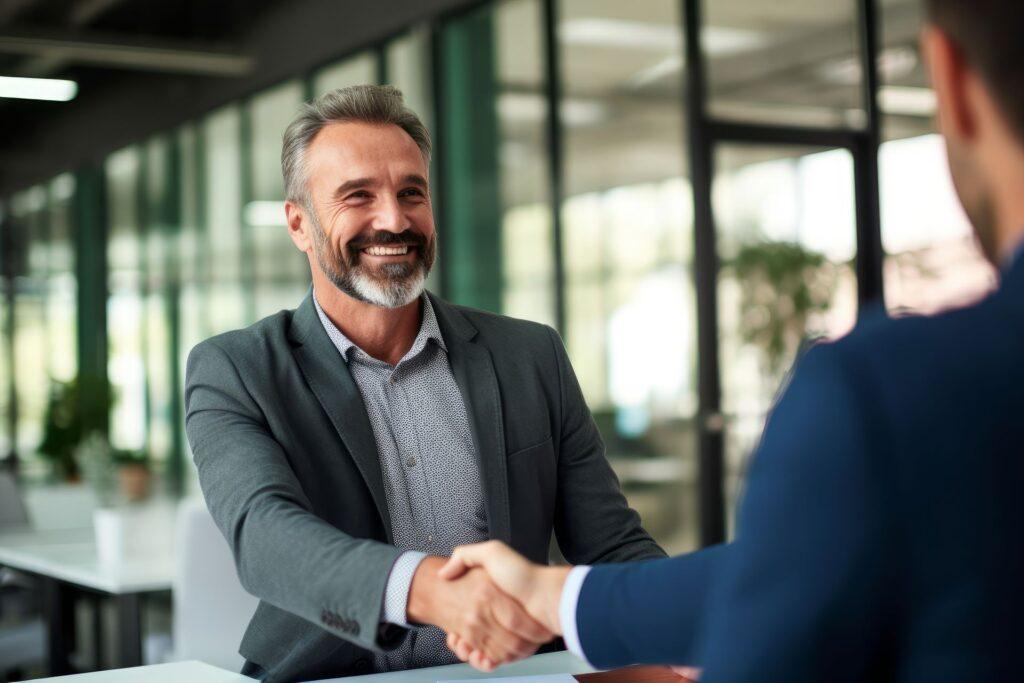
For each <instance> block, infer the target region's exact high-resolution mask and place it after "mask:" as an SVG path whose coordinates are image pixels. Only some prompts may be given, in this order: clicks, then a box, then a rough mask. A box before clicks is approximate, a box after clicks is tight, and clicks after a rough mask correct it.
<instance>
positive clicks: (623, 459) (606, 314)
mask: <svg viewBox="0 0 1024 683" xmlns="http://www.w3.org/2000/svg"><path fill="white" fill-rule="evenodd" d="M679 5H680V3H678V2H671V1H668V0H666V1H664V2H661V1H659V2H644V3H626V4H622V3H618V4H611V3H600V4H595V3H592V2H585V1H583V0H567V1H566V2H563V3H561V16H560V17H559V20H558V21H559V26H558V35H559V47H560V50H561V55H562V68H563V75H562V81H563V88H564V99H563V101H562V102H561V106H560V115H561V120H562V125H563V127H564V131H565V132H564V137H565V152H566V166H565V173H566V187H567V195H568V197H567V199H566V201H565V203H564V205H563V207H562V217H563V225H564V251H563V259H564V263H565V271H566V272H565V278H566V283H565V284H566V290H565V297H566V314H567V315H566V317H567V320H566V329H565V335H566V342H567V345H568V348H569V353H570V356H571V358H572V362H573V365H574V367H575V369H576V373H577V375H578V376H579V379H580V383H581V385H582V386H583V389H584V393H585V395H586V398H587V402H588V404H589V405H590V408H591V410H592V412H593V413H594V417H595V419H596V420H597V422H598V425H599V427H600V428H601V432H602V435H603V436H604V438H605V441H606V443H607V447H608V454H609V457H610V458H611V459H612V462H613V466H614V467H615V468H616V469H617V471H618V472H619V474H620V476H621V478H622V481H623V486H624V490H625V491H626V494H627V496H628V497H629V499H630V502H631V504H633V505H634V506H635V507H636V508H637V509H638V510H639V511H640V513H641V516H642V517H643V520H644V524H645V526H646V527H647V529H648V530H649V531H651V533H652V534H653V535H654V536H655V538H657V539H658V541H659V542H661V543H662V544H663V545H664V546H665V547H666V548H667V549H669V550H671V551H675V552H679V551H683V550H687V549H692V548H693V547H695V546H696V544H697V539H696V522H697V520H696V511H695V505H694V503H695V498H696V496H695V486H694V485H695V456H694V450H693V449H694V430H693V428H694V415H695V412H696V379H695V368H696V358H695V355H696V344H695V330H696V314H695V308H694V292H693V287H692V281H693V275H692V269H691V261H692V254H691V250H690V245H691V244H692V223H693V212H692V206H691V203H690V189H689V183H688V182H687V181H686V180H685V179H684V178H683V177H682V173H683V171H684V169H685V168H686V160H685V156H684V154H685V150H684V146H683V140H682V131H683V129H684V126H683V110H682V100H681V93H680V80H681V79H680V76H679V69H681V68H682V51H681V43H680V40H679V35H680V17H679V15H678V9H679ZM680 490H682V492H683V494H682V495H680Z"/></svg>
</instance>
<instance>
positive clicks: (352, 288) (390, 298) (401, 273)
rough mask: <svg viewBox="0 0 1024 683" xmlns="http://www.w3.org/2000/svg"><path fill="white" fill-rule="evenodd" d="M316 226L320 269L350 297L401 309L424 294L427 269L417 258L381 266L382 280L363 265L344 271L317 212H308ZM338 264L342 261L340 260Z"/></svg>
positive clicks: (314, 234)
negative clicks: (410, 261)
mask: <svg viewBox="0 0 1024 683" xmlns="http://www.w3.org/2000/svg"><path fill="white" fill-rule="evenodd" d="M307 211H308V212H309V215H310V216H311V217H312V223H313V251H314V254H315V255H316V262H317V264H318V265H319V266H320V270H322V271H323V272H324V275H326V276H327V279H329V280H330V281H331V282H332V283H333V284H334V286H335V287H337V288H338V289H339V290H340V291H342V292H344V293H345V294H347V295H348V296H350V297H352V298H353V299H356V300H357V301H362V302H364V303H368V304H372V305H374V306H380V307H382V308H401V307H402V306H406V305H408V304H411V303H412V302H413V301H415V300H416V299H418V298H419V297H420V295H421V294H423V289H424V287H425V285H426V281H427V272H428V268H427V267H426V265H425V264H424V263H423V262H422V260H420V258H421V255H418V256H420V258H417V260H416V262H415V263H412V264H409V263H388V264H384V265H383V266H381V271H382V272H383V274H384V278H383V279H378V278H375V277H373V276H372V275H370V274H369V273H367V272H366V270H365V269H364V268H363V266H362V265H355V266H349V267H347V268H345V269H344V271H342V270H340V269H339V268H338V265H337V264H336V263H335V259H332V258H331V253H330V252H331V248H330V244H329V243H328V241H327V233H326V232H324V230H323V227H322V226H321V225H320V219H319V218H318V217H317V215H316V212H315V211H313V210H312V209H307ZM337 261H338V262H341V261H342V259H341V258H338V259H337Z"/></svg>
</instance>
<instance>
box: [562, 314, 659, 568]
mask: <svg viewBox="0 0 1024 683" xmlns="http://www.w3.org/2000/svg"><path fill="white" fill-rule="evenodd" d="M548 334H549V336H550V338H551V343H552V345H553V348H554V354H555V359H556V362H557V366H558V383H559V395H560V401H559V406H560V412H561V414H560V415H559V416H558V417H559V420H558V423H559V426H560V434H559V435H558V437H557V438H558V440H559V441H558V494H557V504H556V508H555V537H556V539H557V540H558V547H559V548H560V549H561V551H562V554H563V555H564V556H565V558H566V559H567V560H568V561H569V562H571V563H572V564H598V563H604V562H625V561H630V560H642V559H654V558H662V557H665V551H664V550H662V549H661V547H660V546H659V545H658V544H657V543H655V542H654V539H652V538H651V537H650V535H649V534H648V533H647V532H646V531H645V530H644V528H643V527H642V526H641V525H640V515H638V514H637V513H636V511H634V510H633V509H632V508H630V507H629V504H628V503H627V502H626V498H625V496H623V495H622V491H621V489H620V488H619V480H618V478H617V477H616V476H615V472H613V471H612V468H611V465H609V464H608V459H607V458H606V457H605V449H604V442H603V441H602V440H601V435H600V433H599V432H598V429H597V425H596V424H595V423H594V418H593V417H592V416H591V414H590V410H589V409H588V408H587V404H586V401H585V400H584V398H583V392H582V391H581V389H580V385H579V382H578V381H577V379H576V375H575V373H574V372H573V370H572V366H571V365H570V363H569V357H568V355H567V354H566V352H565V347H564V346H563V345H562V341H561V339H559V338H558V334H557V333H556V332H555V331H554V330H552V329H550V328H548Z"/></svg>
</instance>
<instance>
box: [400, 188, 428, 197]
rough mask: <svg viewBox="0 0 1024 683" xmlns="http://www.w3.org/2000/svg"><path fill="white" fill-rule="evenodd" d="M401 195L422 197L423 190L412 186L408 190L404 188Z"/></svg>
mask: <svg viewBox="0 0 1024 683" xmlns="http://www.w3.org/2000/svg"><path fill="white" fill-rule="evenodd" d="M401 195H402V196H403V197H422V196H423V190H420V189H419V188H416V187H410V188H409V189H408V190H402V192H401Z"/></svg>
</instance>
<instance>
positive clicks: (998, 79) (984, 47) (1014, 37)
mask: <svg viewBox="0 0 1024 683" xmlns="http://www.w3.org/2000/svg"><path fill="white" fill-rule="evenodd" d="M925 6H926V8H927V12H928V21H929V23H931V24H932V25H933V26H935V27H936V28H938V29H939V30H941V31H942V32H943V33H945V34H946V35H948V36H949V37H950V39H952V40H953V42H954V43H956V45H957V46H958V47H959V48H960V50H961V51H962V52H963V54H964V57H965V58H966V59H967V61H968V62H970V63H971V65H973V66H974V67H975V68H976V69H977V70H978V72H979V73H980V74H981V77H982V78H983V79H984V80H985V82H986V84H987V85H988V86H989V89H990V91H991V93H992V97H993V98H994V99H995V101H996V104H997V105H998V106H999V108H1000V110H1001V111H1002V113H1003V116H1005V117H1006V120H1007V123H1008V124H1009V125H1010V127H1011V128H1012V129H1013V130H1014V131H1015V132H1016V133H1017V136H1018V138H1020V139H1021V140H1024V39H1022V38H1021V31H1022V30H1024V2H1022V0H925Z"/></svg>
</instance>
